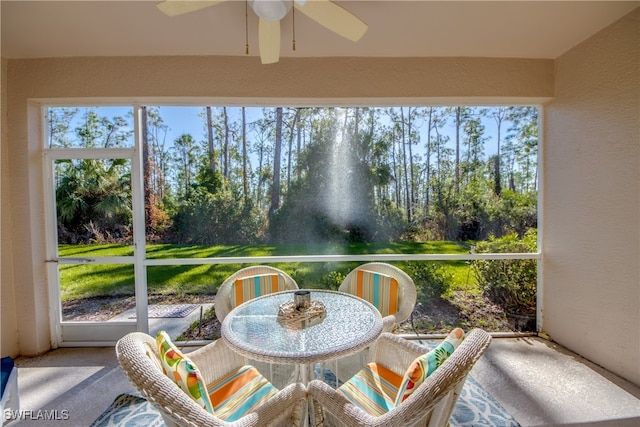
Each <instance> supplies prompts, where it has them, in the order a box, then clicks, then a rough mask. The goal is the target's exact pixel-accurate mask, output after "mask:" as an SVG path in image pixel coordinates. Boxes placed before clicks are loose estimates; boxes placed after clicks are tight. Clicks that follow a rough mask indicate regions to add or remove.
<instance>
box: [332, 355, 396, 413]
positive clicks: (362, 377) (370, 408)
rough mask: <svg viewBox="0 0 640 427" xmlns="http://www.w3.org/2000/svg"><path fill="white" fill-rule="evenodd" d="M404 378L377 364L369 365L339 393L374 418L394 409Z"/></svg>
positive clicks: (343, 386) (341, 387)
mask: <svg viewBox="0 0 640 427" xmlns="http://www.w3.org/2000/svg"><path fill="white" fill-rule="evenodd" d="M401 382H402V377H401V376H400V375H398V374H396V373H395V372H393V371H391V370H389V369H387V368H386V367H385V366H383V365H379V364H377V363H373V362H372V363H369V364H367V366H365V367H364V368H362V369H361V370H360V372H358V373H357V374H355V375H354V376H353V377H352V378H351V379H350V380H349V381H347V382H346V383H344V384H343V385H341V386H340V388H338V390H337V391H338V393H340V394H342V395H343V396H344V397H346V398H347V399H348V400H349V401H350V402H351V403H353V404H354V405H356V406H358V407H359V408H361V409H362V410H363V411H365V412H367V413H369V414H371V415H372V416H374V417H379V416H380V415H384V414H386V413H387V412H389V411H390V410H391V409H393V408H394V402H395V399H396V395H397V394H398V387H400V383H401Z"/></svg>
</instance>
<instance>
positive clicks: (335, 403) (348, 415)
mask: <svg viewBox="0 0 640 427" xmlns="http://www.w3.org/2000/svg"><path fill="white" fill-rule="evenodd" d="M307 394H308V396H309V398H310V399H313V400H314V402H313V404H314V405H317V404H319V405H320V406H321V407H322V410H323V411H324V412H325V413H327V412H328V413H329V414H332V415H334V416H335V418H336V419H339V420H340V421H341V423H342V424H343V425H345V426H354V427H355V426H368V427H376V426H383V425H384V424H381V423H380V419H381V418H382V417H379V418H376V417H372V416H371V415H369V414H367V413H366V412H364V411H363V410H362V409H360V408H358V407H357V406H355V405H353V404H352V403H350V402H349V401H348V400H347V399H346V398H345V397H344V396H342V395H341V394H339V393H338V392H336V391H335V390H334V389H333V388H331V387H330V386H329V385H327V384H325V383H324V382H322V381H320V380H313V381H311V382H309V385H308V386H307Z"/></svg>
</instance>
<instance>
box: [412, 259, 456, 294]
mask: <svg viewBox="0 0 640 427" xmlns="http://www.w3.org/2000/svg"><path fill="white" fill-rule="evenodd" d="M407 270H408V271H407V273H408V274H409V276H411V278H412V279H413V281H414V283H415V284H416V291H417V293H418V301H425V300H427V299H429V298H438V297H440V296H442V295H444V294H446V293H447V292H448V291H449V288H450V287H451V282H452V280H453V276H452V275H451V273H449V272H448V271H447V269H446V268H444V267H442V266H439V264H438V263H437V262H428V261H426V262H410V263H409V264H408V265H407Z"/></svg>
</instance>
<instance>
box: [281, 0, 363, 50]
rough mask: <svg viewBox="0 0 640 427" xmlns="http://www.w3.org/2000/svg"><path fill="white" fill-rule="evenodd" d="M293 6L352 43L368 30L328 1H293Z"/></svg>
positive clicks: (350, 14) (361, 23) (344, 10)
mask: <svg viewBox="0 0 640 427" xmlns="http://www.w3.org/2000/svg"><path fill="white" fill-rule="evenodd" d="M294 6H295V7H296V9H298V10H299V11H300V12H302V13H304V14H305V15H307V16H308V17H309V18H311V19H313V20H314V21H316V22H317V23H318V24H320V25H322V26H324V27H326V28H328V29H329V30H331V31H333V32H334V33H336V34H338V35H340V36H342V37H344V38H346V39H349V40H351V41H354V42H357V41H358V40H360V38H361V37H362V36H363V35H364V33H365V32H366V31H367V28H368V27H367V24H365V23H364V22H362V21H361V20H360V18H358V17H357V16H355V15H354V14H352V13H351V12H349V11H348V10H346V9H344V8H343V7H342V6H339V5H337V4H335V3H333V2H332V1H330V0H308V1H304V2H298V1H295V2H294Z"/></svg>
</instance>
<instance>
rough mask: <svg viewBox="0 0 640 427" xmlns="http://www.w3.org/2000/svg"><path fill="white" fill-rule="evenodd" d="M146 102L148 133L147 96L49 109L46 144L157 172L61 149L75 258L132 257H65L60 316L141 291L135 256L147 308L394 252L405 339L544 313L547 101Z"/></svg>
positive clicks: (329, 282)
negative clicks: (274, 271)
mask: <svg viewBox="0 0 640 427" xmlns="http://www.w3.org/2000/svg"><path fill="white" fill-rule="evenodd" d="M136 108H138V110H137V111H139V112H140V116H139V117H140V122H139V123H140V125H139V126H138V127H136V126H134V125H133V123H134V120H133V116H134V113H133V111H134V108H133V106H121V107H120V106H118V107H114V106H82V107H77V106H49V107H48V108H47V109H46V113H47V118H48V130H49V132H48V133H47V140H46V143H45V148H46V149H47V150H49V151H51V152H53V151H57V152H59V151H62V152H64V150H73V151H74V153H75V152H76V151H82V150H95V149H99V150H102V149H105V150H108V149H114V150H115V149H122V150H127V149H133V148H137V149H138V150H139V153H140V163H141V165H142V166H141V170H142V173H141V174H139V175H136V174H131V173H130V171H131V168H130V167H129V166H128V165H129V162H130V161H131V160H129V159H118V158H117V157H114V158H109V159H99V160H95V159H90V160H87V159H80V160H73V159H74V158H73V157H69V159H68V160H67V159H65V158H64V156H62V157H61V156H60V154H57V155H56V157H57V158H60V160H57V161H56V163H55V177H56V178H55V199H56V206H57V208H56V209H57V223H56V225H55V227H56V228H57V229H56V230H55V233H56V236H57V244H58V250H59V251H60V253H61V254H67V256H69V257H72V258H73V257H74V254H77V253H78V252H82V253H83V254H84V255H86V256H91V257H100V256H107V257H111V256H125V257H126V256H129V257H130V258H127V259H128V260H129V261H130V262H131V264H132V265H131V266H122V265H116V264H113V265H111V267H109V266H108V265H105V264H102V265H101V266H100V269H96V270H95V271H93V272H92V271H91V268H90V267H93V266H87V265H85V264H86V263H78V264H79V265H75V266H71V267H66V269H65V271H64V278H65V280H64V281H63V282H62V283H61V291H60V299H61V305H62V307H63V312H65V310H64V308H65V304H67V303H68V302H69V301H72V302H73V304H77V299H78V295H85V297H86V298H92V297H97V296H108V295H110V294H111V295H119V296H124V297H126V296H127V294H128V293H129V294H131V295H133V293H134V286H133V283H134V276H135V274H136V273H135V271H136V270H135V268H134V267H133V265H135V263H136V262H139V263H142V264H144V271H145V275H144V276H145V277H144V281H145V286H144V287H143V289H146V292H147V298H148V300H149V301H153V302H162V301H169V302H174V303H175V302H185V301H187V302H202V301H206V300H211V296H212V295H213V294H215V292H216V290H217V287H218V286H219V285H220V284H221V283H222V281H223V280H224V279H225V278H226V277H228V276H230V275H231V274H232V273H233V272H234V271H236V270H238V269H240V268H242V267H243V266H246V265H250V264H270V265H273V266H276V267H278V268H281V269H283V270H285V271H287V272H288V273H289V274H290V275H292V276H293V277H294V279H295V280H296V281H297V283H298V286H299V287H301V288H330V289H337V288H338V286H339V285H340V283H341V281H342V279H344V277H345V276H346V274H347V273H348V272H349V271H350V270H351V269H352V268H354V267H355V266H357V265H359V264H362V263H363V262H368V261H380V262H389V263H391V264H394V265H396V266H398V267H400V268H402V269H403V270H405V271H406V272H407V273H408V274H409V275H410V276H411V277H412V278H413V279H414V281H415V283H416V287H417V289H418V296H419V300H418V304H417V306H416V311H415V313H414V314H415V316H413V318H412V319H411V322H407V323H406V324H405V325H404V326H402V327H401V330H404V331H406V332H412V333H413V332H418V333H428V332H439V331H441V330H446V329H447V328H449V327H450V326H451V325H454V324H456V325H461V326H465V327H469V326H481V327H484V328H485V329H489V330H507V329H511V330H512V329H522V328H525V326H523V322H524V321H523V320H522V319H527V318H528V317H530V316H533V317H534V318H535V312H536V286H537V260H538V252H539V251H538V245H537V242H538V239H537V223H538V179H539V176H538V170H539V168H538V144H539V141H538V135H539V129H538V108H537V107H536V106H464V105H460V106H394V107H376V106H368V107H363V106H358V107H355V106H354V107H328V106H318V107H289V106H273V107H252V106H246V107H243V106H223V105H217V106H198V105H194V106H168V105H144V106H137V107H136ZM136 132H137V134H136ZM134 159H135V157H134ZM127 171H129V172H127ZM135 180H140V181H141V182H139V183H138V184H139V186H140V187H139V188H141V189H142V191H141V192H140V195H139V197H140V199H141V200H138V201H137V202H138V205H139V209H140V210H141V215H142V217H143V218H144V226H143V227H142V228H144V231H143V232H142V231H141V233H142V234H141V235H142V236H144V237H143V242H144V245H143V246H144V254H143V255H140V256H138V257H133V253H132V249H131V248H132V247H133V246H134V245H135V238H134V234H133V232H132V218H133V216H134V215H135V212H134V211H135V209H134V207H133V205H134V204H135V203H132V202H131V199H132V198H133V197H134V196H133V195H132V188H134V187H135V184H134V182H133V181H135ZM71 184H73V185H74V186H75V187H74V189H73V190H69V189H68V187H69V186H70V185H71ZM105 268H106V269H107V270H108V269H109V268H112V269H113V271H105ZM74 269H75V271H76V272H75V273H74ZM110 275H113V277H117V279H118V280H114V281H112V282H113V285H112V286H109V285H108V284H109V283H110V282H111V281H110V280H105V278H108V277H110ZM74 276H75V277H74ZM127 284H130V285H131V286H127ZM78 288H80V289H78ZM83 288H84V289H83ZM139 289H140V288H139ZM83 292H84V293H83ZM513 316H516V320H513ZM518 316H519V317H518ZM203 318H205V319H206V318H211V319H215V316H213V315H209V316H207V315H204V316H201V318H200V323H201V324H200V325H199V326H200V327H199V329H200V330H202V329H203V328H202V322H203V320H202V319H203ZM525 323H526V322H525ZM403 328H404V329H403ZM526 328H535V322H534V325H533V326H532V325H531V323H529V325H527V326H526ZM204 329H207V328H204ZM213 329H215V328H213ZM192 333H193V331H185V334H186V335H185V336H189V337H191V338H193V337H194V336H193V335H189V334H192ZM197 338H205V339H208V338H215V336H212V337H203V336H197Z"/></svg>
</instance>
